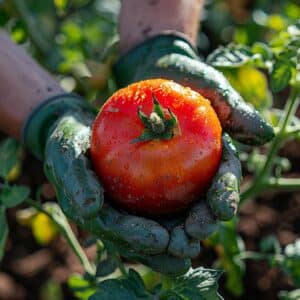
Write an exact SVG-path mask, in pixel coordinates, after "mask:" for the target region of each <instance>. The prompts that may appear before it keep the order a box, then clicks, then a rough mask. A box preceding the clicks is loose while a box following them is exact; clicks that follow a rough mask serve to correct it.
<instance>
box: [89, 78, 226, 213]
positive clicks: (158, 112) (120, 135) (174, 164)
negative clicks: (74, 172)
mask: <svg viewBox="0 0 300 300" xmlns="http://www.w3.org/2000/svg"><path fill="white" fill-rule="evenodd" d="M154 111H155V113H154ZM159 126H160V127H159ZM221 131H222V129H221V126H220V123H219V120H218V118H217V116H216V114H215V112H214V110H213V108H212V107H211V106H210V102H209V101H208V100H206V99H204V98H203V97H202V96H201V95H200V94H198V93H197V92H195V91H192V90H191V89H189V88H186V87H183V86H181V85H179V84H177V83H175V82H173V81H169V80H164V79H151V80H145V81H140V82H137V83H134V84H131V85H129V86H128V87H126V88H123V89H120V90H119V91H117V92H116V93H115V94H114V95H112V96H111V97H110V98H109V99H108V100H107V102H106V103H105V104H104V106H103V107H102V109H101V111H100V112H99V114H98V116H97V118H96V120H95V122H94V124H93V129H92V140H91V158H92V161H93V164H94V168H95V170H96V173H97V174H98V176H99V178H100V180H101V182H102V184H103V186H104V188H105V191H106V193H107V195H108V196H109V198H110V199H111V200H112V201H113V202H114V203H116V204H117V205H118V206H119V207H122V208H125V209H126V210H128V211H131V212H134V213H137V214H142V215H148V216H149V215H150V216H159V215H165V214H170V213H174V212H176V211H179V210H181V209H183V208H185V207H187V206H188V205H189V204H190V203H192V202H193V201H195V200H197V199H199V197H201V194H202V193H203V192H204V191H205V189H206V188H207V187H208V185H209V183H210V181H211V179H212V177H213V176H214V174H215V173H216V171H217V168H218V165H219V162H220V158H221V151H222V150H221V148H222V142H221ZM151 134H152V136H151Z"/></svg>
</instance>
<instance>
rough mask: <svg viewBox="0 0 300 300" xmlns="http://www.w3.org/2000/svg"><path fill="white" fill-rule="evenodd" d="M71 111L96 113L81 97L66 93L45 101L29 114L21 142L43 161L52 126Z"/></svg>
mask: <svg viewBox="0 0 300 300" xmlns="http://www.w3.org/2000/svg"><path fill="white" fill-rule="evenodd" d="M70 110H84V111H87V112H93V111H94V110H93V108H92V107H91V106H90V105H89V104H88V103H87V102H86V101H84V100H83V99H82V98H81V97H80V96H77V95H75V94H67V93H65V94H60V95H56V96H54V97H51V98H49V99H47V100H45V101H43V102H42V103H41V104H39V105H38V106H37V107H35V108H34V109H33V111H32V112H31V113H30V114H29V116H28V117H27V119H26V120H25V122H24V125H23V128H22V134H21V141H22V143H23V144H24V145H25V146H26V148H28V149H29V150H30V151H31V153H33V155H34V156H35V157H37V158H38V159H40V160H42V159H43V156H44V150H45V145H46V140H47V137H48V135H49V132H50V129H51V126H52V125H53V123H54V122H55V121H56V120H57V119H58V118H59V117H60V116H62V115H63V114H65V113H66V112H67V111H70Z"/></svg>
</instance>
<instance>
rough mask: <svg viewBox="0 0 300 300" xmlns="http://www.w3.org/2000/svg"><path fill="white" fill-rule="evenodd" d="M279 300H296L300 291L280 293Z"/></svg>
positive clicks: (299, 297) (299, 295)
mask: <svg viewBox="0 0 300 300" xmlns="http://www.w3.org/2000/svg"><path fill="white" fill-rule="evenodd" d="M278 297H279V300H298V299H300V289H297V290H294V291H290V292H287V291H281V292H280V293H279V295H278Z"/></svg>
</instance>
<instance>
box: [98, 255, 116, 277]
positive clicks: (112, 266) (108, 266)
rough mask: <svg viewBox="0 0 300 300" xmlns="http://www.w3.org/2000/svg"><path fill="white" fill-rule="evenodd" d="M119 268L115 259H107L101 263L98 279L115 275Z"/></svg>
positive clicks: (109, 257)
mask: <svg viewBox="0 0 300 300" xmlns="http://www.w3.org/2000/svg"><path fill="white" fill-rule="evenodd" d="M116 268H117V263H116V261H115V259H114V258H113V257H111V256H108V257H107V258H106V259H104V260H102V261H100V262H99V264H98V265H97V270H96V277H103V276H107V275H109V274H111V273H113V272H114V271H115V270H116Z"/></svg>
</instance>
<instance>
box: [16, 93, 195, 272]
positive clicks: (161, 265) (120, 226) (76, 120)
mask: <svg viewBox="0 0 300 300" xmlns="http://www.w3.org/2000/svg"><path fill="white" fill-rule="evenodd" d="M95 116H96V112H95V111H94V110H93V109H92V108H91V107H90V106H89V105H88V104H87V102H85V101H84V100H83V99H81V98H80V97H78V96H76V95H71V94H62V95H58V96H56V97H54V98H51V99H49V100H48V101H45V102H43V103H42V104H41V105H40V106H38V107H37V108H36V109H35V110H34V111H33V112H32V113H31V115H30V116H29V118H28V119H27V121H26V123H25V126H24V129H23V135H22V138H23V143H24V144H25V145H26V146H27V148H28V149H30V150H31V151H32V152H33V154H35V156H36V157H38V158H40V159H43V160H44V171H45V174H46V176H47V177H48V179H49V181H50V182H51V183H52V184H53V185H54V187H55V190H56V193H57V197H58V201H59V204H60V206H61V207H62V209H63V211H64V213H65V214H66V215H67V216H68V217H69V218H70V219H72V220H73V221H74V222H76V223H77V224H78V225H79V226H81V227H82V228H85V229H86V230H88V231H90V232H91V233H93V234H95V235H96V236H97V237H99V238H101V240H102V241H103V242H104V244H106V245H107V246H109V248H110V249H114V250H115V251H118V252H119V253H120V254H121V255H122V256H124V257H126V258H128V259H133V260H137V261H140V262H142V263H144V264H146V265H149V266H151V267H152V268H153V269H154V270H156V271H161V272H163V273H166V274H182V273H185V272H186V271H187V270H188V269H189V267H190V261H189V260H188V259H179V258H176V257H171V256H167V255H166V254H164V252H165V249H166V248H167V245H168V242H169V234H168V231H167V230H166V229H165V228H164V227H162V226H161V225H160V224H159V223H157V222H155V221H153V220H147V219H145V218H142V217H138V216H132V215H128V214H126V213H121V212H119V211H117V210H115V209H114V208H112V207H111V206H110V205H109V203H106V202H105V201H104V191H103V189H102V186H101V183H100V182H99V180H98V178H97V177H96V175H95V174H94V172H93V171H92V168H91V164H90V161H89V158H88V150H89V148H90V134H91V123H92V122H93V120H94V119H95Z"/></svg>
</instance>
